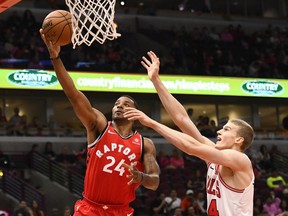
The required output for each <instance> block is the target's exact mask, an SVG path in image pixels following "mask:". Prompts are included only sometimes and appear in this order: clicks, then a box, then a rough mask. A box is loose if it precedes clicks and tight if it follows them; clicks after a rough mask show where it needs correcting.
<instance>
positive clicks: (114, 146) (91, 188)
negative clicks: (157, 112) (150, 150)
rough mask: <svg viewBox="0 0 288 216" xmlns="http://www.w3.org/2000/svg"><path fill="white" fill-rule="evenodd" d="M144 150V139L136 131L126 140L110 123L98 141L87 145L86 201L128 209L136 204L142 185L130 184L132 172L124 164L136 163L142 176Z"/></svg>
mask: <svg viewBox="0 0 288 216" xmlns="http://www.w3.org/2000/svg"><path fill="white" fill-rule="evenodd" d="M143 146H144V144H143V137H142V136H141V135H140V134H139V133H138V132H137V131H136V132H135V133H134V134H133V135H131V136H129V137H125V138H124V137H121V136H120V135H119V134H118V133H117V132H116V131H115V130H114V128H113V127H112V124H111V122H109V123H108V126H107V127H106V129H105V130H104V132H103V133H102V134H101V135H100V136H99V137H98V138H97V140H95V142H93V143H92V144H90V145H88V152H87V169H86V175H85V180H84V193H83V195H84V197H85V198H87V199H88V200H91V201H93V202H95V203H99V204H110V205H125V204H129V203H130V202H131V201H133V200H134V199H135V189H136V188H137V187H138V186H139V185H140V184H131V185H128V184H127V183H128V182H129V181H130V180H129V178H127V177H126V176H127V175H128V174H130V172H129V171H128V170H127V169H126V168H124V167H123V166H122V164H123V163H126V164H130V163H131V162H134V161H137V168H138V170H140V171H142V172H143V171H144V165H143V163H142V152H143Z"/></svg>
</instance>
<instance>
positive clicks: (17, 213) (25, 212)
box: [12, 200, 34, 216]
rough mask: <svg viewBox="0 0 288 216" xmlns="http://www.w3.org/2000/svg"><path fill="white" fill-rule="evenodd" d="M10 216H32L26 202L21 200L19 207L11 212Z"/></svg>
mask: <svg viewBox="0 0 288 216" xmlns="http://www.w3.org/2000/svg"><path fill="white" fill-rule="evenodd" d="M12 216H34V215H33V213H32V211H31V209H30V208H29V207H28V206H27V203H26V201H24V200H21V201H20V202H19V206H18V207H16V208H15V209H14V210H13V213H12Z"/></svg>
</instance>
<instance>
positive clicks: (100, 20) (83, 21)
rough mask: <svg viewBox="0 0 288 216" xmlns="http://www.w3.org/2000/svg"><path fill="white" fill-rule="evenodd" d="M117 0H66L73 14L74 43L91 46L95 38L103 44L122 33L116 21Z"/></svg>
mask: <svg viewBox="0 0 288 216" xmlns="http://www.w3.org/2000/svg"><path fill="white" fill-rule="evenodd" d="M115 2H116V0H66V4H67V6H68V7H69V11H70V13H71V15H72V27H73V35H72V43H73V48H75V47H76V45H78V46H79V45H81V44H82V43H85V44H86V45H88V46H90V45H91V44H92V43H93V42H94V41H95V40H96V41H98V42H99V43H100V44H103V43H104V42H105V40H106V39H108V40H114V39H115V38H117V37H120V36H121V35H120V34H119V33H117V32H116V24H115V23H114V14H115Z"/></svg>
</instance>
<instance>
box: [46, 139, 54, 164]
mask: <svg viewBox="0 0 288 216" xmlns="http://www.w3.org/2000/svg"><path fill="white" fill-rule="evenodd" d="M44 155H45V156H46V157H48V158H49V159H50V160H55V158H56V153H55V152H54V150H53V144H52V142H46V144H45V150H44Z"/></svg>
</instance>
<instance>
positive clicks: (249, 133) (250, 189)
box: [124, 51, 254, 216]
mask: <svg viewBox="0 0 288 216" xmlns="http://www.w3.org/2000/svg"><path fill="white" fill-rule="evenodd" d="M148 56H149V57H150V60H148V59H147V58H146V57H143V61H142V65H143V66H144V67H145V68H146V69H147V72H148V76H149V79H150V80H151V81H152V83H153V85H154V87H155V89H156V91H157V93H158V95H159V98H160V100H161V102H162V104H163V106H164V107H165V109H166V111H167V112H168V113H169V115H170V116H171V118H172V120H173V121H174V123H175V124H176V125H177V126H178V127H179V128H180V129H181V131H182V132H183V133H181V132H179V131H176V130H173V129H170V128H168V127H166V126H165V125H163V124H160V123H158V122H156V121H154V120H152V119H151V118H149V117H148V116H146V115H145V114H144V113H143V112H141V111H139V110H137V109H130V111H128V112H126V113H125V115H124V117H127V118H128V119H129V120H139V121H140V122H141V123H142V124H143V125H145V126H148V127H150V128H152V129H154V130H155V131H156V132H158V133H159V134H161V135H162V136H163V137H164V138H166V139H167V140H168V141H170V142H171V143H172V144H173V145H175V146H176V147H177V148H179V149H181V150H182V151H184V152H186V153H187V154H189V155H195V156H197V157H199V158H201V159H203V160H204V161H205V162H206V163H207V167H208V171H207V182H206V191H207V214H208V215H209V216H218V215H220V216H252V215H253V195H254V173H253V169H252V164H251V161H250V160H249V158H248V157H247V155H246V154H244V151H245V150H246V149H247V148H248V147H249V146H250V145H251V144H252V141H253V138H254V131H253V128H252V127H251V126H250V125H249V124H248V123H246V122H245V121H243V120H239V119H236V120H229V121H228V123H227V124H226V125H224V126H223V128H222V129H220V130H219V131H217V141H216V144H215V143H213V142H212V141H211V140H209V139H208V138H206V137H204V136H202V135H201V134H200V132H199V130H198V129H197V127H196V126H195V125H194V124H193V122H192V121H191V119H190V118H189V116H188V115H187V112H186V110H185V108H184V107H183V106H182V105H181V104H180V103H179V102H178V101H177V100H176V99H175V98H174V97H173V96H172V95H171V94H170V93H169V92H168V90H167V89H166V87H165V86H164V84H163V83H162V81H161V80H160V77H159V66H160V61H159V58H158V57H157V56H156V55H155V53H153V52H152V51H150V52H148ZM191 169H193V167H191Z"/></svg>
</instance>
